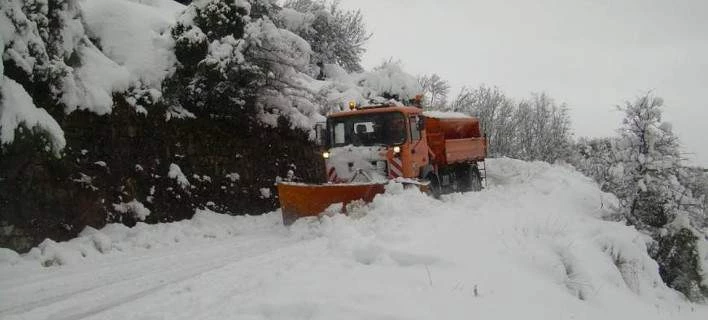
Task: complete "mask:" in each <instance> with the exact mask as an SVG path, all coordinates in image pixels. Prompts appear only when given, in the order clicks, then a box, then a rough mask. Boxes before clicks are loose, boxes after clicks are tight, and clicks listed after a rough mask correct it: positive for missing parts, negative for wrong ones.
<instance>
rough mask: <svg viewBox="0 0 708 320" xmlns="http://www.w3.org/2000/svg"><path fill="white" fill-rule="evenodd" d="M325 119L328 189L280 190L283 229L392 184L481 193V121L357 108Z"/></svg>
mask: <svg viewBox="0 0 708 320" xmlns="http://www.w3.org/2000/svg"><path fill="white" fill-rule="evenodd" d="M349 107H350V110H349V111H342V112H336V113H332V114H330V115H328V116H327V123H326V126H323V127H321V129H320V130H318V135H319V136H320V138H321V144H322V145H323V150H322V159H323V160H324V161H323V162H324V166H325V172H326V175H327V176H326V181H327V182H326V183H322V184H306V183H297V182H280V183H278V186H277V187H278V197H279V200H280V205H281V211H282V214H283V222H284V223H285V224H286V225H289V224H292V223H293V222H294V221H295V220H297V219H298V218H301V217H308V216H318V215H319V214H321V213H322V212H324V211H325V210H328V211H329V210H330V209H331V206H332V205H337V206H339V205H341V209H339V210H340V211H341V212H345V213H346V208H347V205H348V204H350V203H352V202H360V201H363V202H365V203H368V202H371V201H372V200H373V199H374V197H375V196H376V195H378V194H381V193H383V192H384V191H385V185H386V184H387V183H389V182H391V181H395V182H399V183H402V184H404V186H415V187H418V188H420V190H421V191H423V192H426V193H429V194H431V195H433V196H436V197H437V196H439V195H440V194H443V193H450V192H464V191H479V190H481V189H482V186H483V181H484V179H485V176H486V174H485V166H484V159H485V157H486V155H487V140H486V137H485V136H483V135H482V132H481V130H480V123H479V119H477V118H475V117H471V116H467V115H464V114H460V113H449V112H423V110H422V109H421V108H419V107H415V106H401V105H395V104H386V105H376V106H366V107H362V106H357V105H356V104H354V103H350V106H349Z"/></svg>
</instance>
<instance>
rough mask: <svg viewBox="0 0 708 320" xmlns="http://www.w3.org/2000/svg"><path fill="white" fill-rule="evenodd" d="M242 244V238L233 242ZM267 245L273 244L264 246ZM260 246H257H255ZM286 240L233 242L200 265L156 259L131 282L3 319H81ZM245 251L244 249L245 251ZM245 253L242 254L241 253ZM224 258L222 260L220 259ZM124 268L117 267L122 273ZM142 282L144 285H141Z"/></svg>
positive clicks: (17, 310)
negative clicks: (177, 264)
mask: <svg viewBox="0 0 708 320" xmlns="http://www.w3.org/2000/svg"><path fill="white" fill-rule="evenodd" d="M234 240H236V241H241V239H234ZM264 242H270V243H268V244H265V243H264ZM254 243H257V244H258V245H257V246H253V244H254ZM292 244H293V243H292V242H288V241H287V239H285V238H277V239H260V238H259V239H255V240H252V241H248V242H247V243H242V242H241V243H239V244H238V245H237V246H234V245H233V241H231V242H229V243H227V244H224V245H221V246H218V247H215V248H211V249H210V250H208V254H204V255H200V256H199V258H200V260H199V261H203V259H205V258H206V259H207V260H210V259H209V258H215V256H216V257H217V258H215V260H216V261H209V262H208V263H197V264H195V265H192V266H188V267H186V268H185V267H182V268H178V269H170V267H171V266H167V265H165V264H164V261H162V260H164V259H161V258H156V259H154V260H158V261H154V262H156V264H155V265H153V267H154V268H152V270H151V272H149V273H144V274H140V275H139V276H135V277H130V278H128V279H120V280H117V281H110V282H108V283H100V284H98V285H95V286H91V287H89V288H84V289H80V290H78V291H70V292H67V293H64V294H61V295H58V296H53V297H49V298H46V299H43V300H39V301H33V302H31V303H27V304H23V305H18V306H13V307H10V308H7V309H5V310H1V311H0V318H3V319H13V318H19V319H56V320H64V319H66V320H68V319H82V318H86V317H90V316H92V315H97V314H100V313H102V312H105V311H107V310H110V309H112V308H115V307H118V306H121V305H124V304H126V303H129V302H132V301H135V300H138V299H141V298H143V297H145V296H148V295H150V294H152V293H155V292H158V291H160V290H162V289H164V288H165V287H167V286H170V285H174V284H177V283H181V282H184V281H187V280H190V279H193V278H196V277H199V276H200V275H202V274H205V273H209V272H211V271H214V270H218V269H221V268H224V267H227V266H229V265H232V264H234V263H239V262H241V261H243V260H249V259H252V258H256V257H259V256H262V255H266V254H268V253H269V252H270V251H271V250H273V249H275V248H282V247H284V246H288V245H292ZM244 249H245V250H244ZM233 250H237V251H239V253H238V254H234V255H229V256H227V257H223V253H224V252H228V251H233ZM242 250H243V251H242ZM184 255H185V252H178V253H175V254H172V255H169V256H175V257H179V256H184ZM219 256H222V257H221V258H218V257H219ZM120 268H121V266H116V269H118V270H120ZM140 282H142V283H140Z"/></svg>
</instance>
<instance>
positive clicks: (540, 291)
mask: <svg viewBox="0 0 708 320" xmlns="http://www.w3.org/2000/svg"><path fill="white" fill-rule="evenodd" d="M488 168H489V169H488V170H489V186H488V188H487V189H485V190H484V191H482V192H478V193H466V194H453V195H449V196H446V197H444V198H443V200H442V201H440V200H435V199H433V198H429V197H426V196H424V195H422V194H420V193H419V192H417V191H415V190H404V189H403V187H402V186H401V185H396V184H394V185H391V186H389V193H388V194H385V195H381V196H379V197H377V198H376V199H375V200H374V202H372V203H371V204H369V205H366V206H362V207H360V208H359V209H358V210H354V212H352V213H351V214H350V216H342V215H332V216H329V215H325V216H322V217H320V218H319V219H317V218H313V219H302V220H299V221H298V222H296V223H295V224H294V225H292V226H291V227H284V226H283V225H282V224H281V222H280V216H279V213H278V212H272V213H269V214H266V215H264V216H253V217H251V216H245V217H230V216H224V215H218V214H215V213H212V212H207V211H200V212H199V213H198V214H197V215H196V216H195V218H194V219H192V220H190V221H182V222H177V223H170V224H160V225H145V224H142V223H139V224H138V226H136V227H135V228H132V229H131V228H126V227H124V226H121V225H109V226H107V227H106V228H104V229H102V230H92V229H87V230H85V231H84V232H83V234H82V236H81V237H79V238H77V239H74V240H71V241H69V242H64V243H55V242H52V241H49V240H48V241H47V242H45V243H43V244H42V245H40V247H39V248H36V249H34V250H32V252H30V253H29V254H27V255H23V256H18V255H16V254H14V253H13V252H8V251H2V252H0V288H2V290H0V315H3V317H4V318H8V319H14V318H15V317H21V318H25V319H47V318H50V316H51V315H57V314H60V315H62V318H71V316H73V315H85V314H90V315H93V318H96V319H99V318H100V319H112V318H116V319H117V318H136V317H139V316H148V315H159V316H160V317H163V318H174V317H178V316H180V317H193V318H201V319H220V318H229V317H231V318H233V317H238V318H243V319H293V318H296V319H305V318H306V319H332V318H336V319H361V318H375V319H384V318H385V319H432V318H441V319H469V318H474V317H482V318H497V319H510V318H525V319H548V318H561V319H569V318H575V319H627V318H641V319H664V318H672V319H673V318H679V317H681V318H687V319H688V318H695V319H705V317H706V315H708V309H707V308H706V307H704V306H696V305H691V304H689V303H688V302H685V300H684V298H683V297H682V296H681V295H680V294H679V293H677V292H675V291H673V290H671V289H669V288H667V287H666V286H665V285H664V284H663V283H662V281H661V279H660V277H659V274H658V270H657V265H656V263H655V262H654V261H653V260H651V259H650V258H649V256H648V255H647V253H646V245H645V240H646V239H645V237H644V236H643V235H642V234H640V233H639V232H637V231H636V230H635V229H634V228H632V227H628V226H625V225H622V224H620V223H615V222H608V221H604V220H602V217H603V216H604V215H606V214H607V213H609V212H610V210H609V208H611V207H612V206H615V205H616V199H615V198H614V197H613V196H611V195H609V194H606V193H603V192H601V191H599V189H598V188H597V186H596V185H595V184H594V183H593V182H592V181H591V180H590V179H589V178H587V177H584V176H582V175H581V174H579V173H577V172H576V171H574V170H573V169H571V168H567V167H563V166H553V165H548V164H546V163H540V162H534V163H527V162H523V161H517V160H511V159H492V160H489V161H488ZM163 255H164V256H165V257H166V258H165V259H162V258H159V257H162V256H163ZM140 257H142V258H140ZM137 258H139V260H136V259H137ZM136 261H139V262H140V263H141V264H143V263H144V264H149V267H145V266H142V265H141V268H146V269H145V272H146V274H145V275H142V277H146V276H148V275H149V277H148V278H147V279H151V278H153V277H155V278H156V279H160V281H161V282H160V283H159V284H155V285H154V287H152V286H148V285H147V284H145V285H140V286H137V287H135V285H130V284H129V283H133V282H128V280H125V282H119V283H118V284H115V283H108V282H107V281H106V283H108V284H106V283H104V282H102V281H101V280H100V279H102V277H101V276H97V277H96V279H93V278H92V276H89V275H90V274H99V275H100V274H103V273H105V274H106V275H105V277H109V278H111V279H113V278H116V277H123V276H124V277H126V278H128V279H132V277H134V276H132V275H131V274H130V273H131V272H135V271H134V270H133V268H134V267H131V266H133V265H134V264H135V263H137V262H136ZM175 261H178V263H177V264H175ZM207 262H209V265H208V268H206V267H205V266H204V265H203V264H206V263H207ZM41 265H45V266H50V265H51V266H52V267H50V268H45V267H41ZM202 267H205V268H206V269H205V270H208V271H203V272H198V273H195V274H190V275H189V276H186V275H185V274H187V271H188V270H202V269H200V268H202ZM168 269H169V270H174V272H175V275H174V277H172V276H169V275H165V274H160V272H161V271H162V270H168ZM151 270H152V271H151ZM179 270H182V271H183V272H182V273H181V272H178V271H179ZM76 272H82V274H85V276H83V277H79V279H80V280H81V281H79V282H80V283H81V284H76V283H71V282H67V281H65V280H62V279H64V277H69V276H73V277H78V276H77V273H76ZM150 272H152V273H150ZM190 272H191V271H190ZM18 277H19V278H24V279H28V280H27V281H16V280H15V279H16V278H18ZM34 279H40V280H41V279H45V280H44V281H50V284H46V285H39V284H38V283H33V281H40V280H34ZM46 279H52V280H46ZM67 279H68V278H67ZM58 281H61V282H62V283H65V284H66V285H65V286H64V287H62V286H59V287H60V288H62V289H57V288H54V287H52V286H51V283H53V282H58ZM155 281H156V280H155ZM86 282H89V284H87V283H86ZM148 283H152V282H150V281H148ZM45 286H46V287H45ZM67 286H68V287H67ZM116 286H120V287H119V288H118V289H117V288H116ZM146 286H147V287H148V288H145V287H146ZM86 287H90V290H89V289H86ZM42 290H43V291H42ZM53 290H60V291H54V293H53ZM87 290H88V291H87ZM143 290H148V291H146V292H149V295H147V294H142V293H141V292H143ZM102 292H105V293H110V294H109V296H111V297H112V298H105V299H99V298H96V295H97V294H101V293H102ZM60 293H61V294H62V295H60V297H59V298H56V299H48V298H47V297H51V296H56V295H59V294H60ZM67 297H70V298H67ZM131 297H132V298H131ZM135 297H140V298H139V299H138V298H135ZM43 299H44V300H43ZM86 299H89V301H95V304H91V303H86V302H85V301H86ZM111 299H115V300H118V301H123V302H122V303H114V302H115V301H113V300H111ZM28 301H29V302H28ZM47 301H49V302H47ZM28 305H29V306H31V307H26V306H28ZM99 307H100V308H99ZM96 310H101V311H100V312H98V311H96ZM94 312H95V313H94Z"/></svg>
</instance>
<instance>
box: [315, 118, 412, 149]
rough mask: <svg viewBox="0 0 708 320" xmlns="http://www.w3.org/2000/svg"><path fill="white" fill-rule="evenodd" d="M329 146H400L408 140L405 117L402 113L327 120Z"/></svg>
mask: <svg viewBox="0 0 708 320" xmlns="http://www.w3.org/2000/svg"><path fill="white" fill-rule="evenodd" d="M327 128H328V130H329V145H330V146H331V147H341V146H346V145H350V144H351V145H355V146H376V145H398V144H401V143H403V142H404V141H405V140H406V130H405V129H406V122H405V117H404V116H403V114H402V113H400V112H388V113H370V114H362V115H353V116H346V117H335V118H330V119H329V120H327Z"/></svg>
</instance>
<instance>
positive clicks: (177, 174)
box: [167, 163, 191, 189]
mask: <svg viewBox="0 0 708 320" xmlns="http://www.w3.org/2000/svg"><path fill="white" fill-rule="evenodd" d="M167 177H169V178H170V179H175V180H177V183H179V185H180V187H182V189H186V188H188V187H189V186H190V185H191V184H190V183H189V180H187V176H185V175H184V173H182V169H180V167H179V166H178V165H176V164H174V163H172V164H170V171H169V172H168V173H167Z"/></svg>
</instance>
